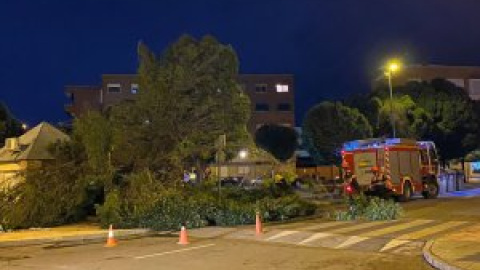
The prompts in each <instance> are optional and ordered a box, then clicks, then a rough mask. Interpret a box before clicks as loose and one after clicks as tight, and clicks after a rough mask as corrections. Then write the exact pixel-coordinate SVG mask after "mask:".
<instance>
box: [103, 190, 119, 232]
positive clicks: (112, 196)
mask: <svg viewBox="0 0 480 270" xmlns="http://www.w3.org/2000/svg"><path fill="white" fill-rule="evenodd" d="M97 216H98V217H99V218H100V224H101V226H102V227H103V228H106V227H108V226H109V225H110V224H115V225H116V226H118V225H117V224H121V221H122V217H121V201H120V195H119V192H118V190H114V191H111V192H109V193H108V194H107V197H106V198H105V203H104V204H103V205H102V206H98V207H97Z"/></svg>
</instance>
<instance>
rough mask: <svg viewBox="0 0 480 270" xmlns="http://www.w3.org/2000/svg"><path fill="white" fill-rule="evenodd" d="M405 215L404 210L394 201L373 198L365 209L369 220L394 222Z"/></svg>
mask: <svg viewBox="0 0 480 270" xmlns="http://www.w3.org/2000/svg"><path fill="white" fill-rule="evenodd" d="M402 215H403V208H402V207H401V206H400V204H398V203H396V202H394V201H393V200H383V199H380V198H378V197H373V198H372V199H371V200H370V203H369V204H368V206H367V207H366V208H365V214H364V216H365V218H366V219H368V220H393V219H397V218H399V217H401V216H402Z"/></svg>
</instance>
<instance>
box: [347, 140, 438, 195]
mask: <svg viewBox="0 0 480 270" xmlns="http://www.w3.org/2000/svg"><path fill="white" fill-rule="evenodd" d="M341 155H342V167H343V169H344V172H346V173H347V174H348V175H349V176H350V177H347V180H346V182H345V191H346V192H347V193H352V192H354V191H363V192H365V193H366V194H371V195H386V194H388V197H390V196H395V197H397V198H398V199H399V200H400V201H408V200H410V198H411V197H412V195H413V194H414V193H421V194H422V195H423V197H424V198H426V199H429V198H436V197H437V196H438V191H439V184H438V174H439V170H440V168H439V162H438V155H437V151H436V148H435V144H434V143H433V142H431V141H416V140H412V139H402V138H394V139H366V140H356V141H350V142H346V143H344V144H343V149H342V151H341ZM379 187H380V188H379ZM378 190H381V191H382V194H375V191H378Z"/></svg>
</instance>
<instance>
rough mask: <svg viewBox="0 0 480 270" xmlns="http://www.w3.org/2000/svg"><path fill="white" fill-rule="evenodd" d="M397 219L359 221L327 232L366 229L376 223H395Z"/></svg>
mask: <svg viewBox="0 0 480 270" xmlns="http://www.w3.org/2000/svg"><path fill="white" fill-rule="evenodd" d="M397 222H398V221H374V222H364V223H359V224H356V225H354V226H351V227H346V228H340V229H334V230H331V231H329V232H331V233H348V232H352V231H356V230H361V229H366V228H370V227H374V226H378V225H382V224H383V225H395V224H396V223H397Z"/></svg>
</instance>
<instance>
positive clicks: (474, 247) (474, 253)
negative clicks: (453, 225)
mask: <svg viewBox="0 0 480 270" xmlns="http://www.w3.org/2000/svg"><path fill="white" fill-rule="evenodd" d="M423 256H424V257H425V259H426V260H427V261H428V262H429V263H430V264H431V265H433V266H434V267H436V268H438V269H442V270H445V269H448V270H454V269H468V270H474V269H475V270H480V225H476V226H472V227H468V228H465V229H463V230H460V231H458V232H455V233H452V234H448V235H445V236H444V237H440V238H437V239H433V240H430V241H428V242H427V244H426V245H425V247H424V248H423Z"/></svg>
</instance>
